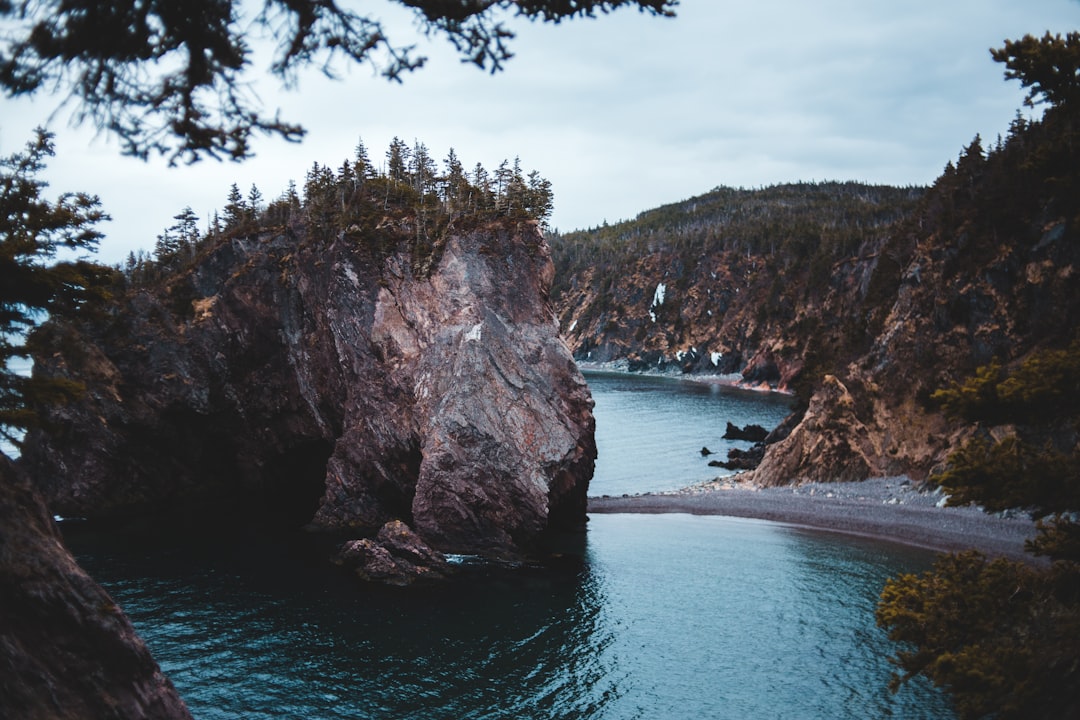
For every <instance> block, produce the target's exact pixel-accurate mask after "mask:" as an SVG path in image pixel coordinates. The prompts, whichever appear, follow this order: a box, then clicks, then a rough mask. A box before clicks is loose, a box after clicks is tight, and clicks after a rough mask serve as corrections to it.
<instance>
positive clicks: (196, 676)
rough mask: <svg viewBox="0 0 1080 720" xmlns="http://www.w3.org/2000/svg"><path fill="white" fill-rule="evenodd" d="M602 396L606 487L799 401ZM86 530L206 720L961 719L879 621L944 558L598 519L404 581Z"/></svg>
mask: <svg viewBox="0 0 1080 720" xmlns="http://www.w3.org/2000/svg"><path fill="white" fill-rule="evenodd" d="M589 383H590V386H591V387H592V389H593V393H594V397H595V398H596V409H597V412H596V414H597V424H598V427H597V439H598V445H600V453H601V455H600V458H599V459H598V462H597V470H596V472H597V477H596V481H595V483H594V486H593V491H594V492H598V493H603V492H608V493H616V492H628V491H634V492H636V491H638V490H648V489H657V488H656V487H655V485H656V483H657V482H658V478H659V481H660V482H661V483H666V484H667V486H668V487H675V486H678V485H682V484H685V483H687V482H689V481H690V480H691V479H690V478H689V477H688V474H691V473H693V472H697V471H700V472H702V473H703V474H704V477H705V478H707V477H712V476H713V475H714V474H715V473H713V472H712V471H711V469H709V468H707V465H706V464H705V460H704V459H702V458H701V456H700V453H699V452H698V451H699V450H700V449H701V445H703V444H704V445H708V446H709V447H710V448H711V449H713V450H717V451H720V450H722V449H723V441H721V440H720V439H719V435H722V434H723V427H724V424H725V423H726V422H727V420H731V421H732V422H734V423H735V424H737V425H745V424H747V423H750V422H756V423H759V424H762V425H765V426H768V427H771V426H772V425H775V423H776V422H779V420H780V418H782V417H783V415H784V414H785V413H786V411H787V409H786V404H785V403H784V402H778V401H777V399H775V398H767V397H763V396H760V395H756V394H746V393H731V392H729V391H723V390H719V389H713V388H709V387H708V386H701V385H694V384H692V383H683V382H677V381H672V380H665V379H658V378H633V377H625V376H620V377H609V376H599V377H598V376H595V375H590V376H589ZM650 484H651V485H652V486H651V487H650V486H649V485H650ZM620 488H625V489H620ZM633 488H637V489H633ZM66 533H67V536H68V539H69V543H70V545H71V546H72V549H73V550H74V551H75V553H76V555H77V557H78V558H79V560H80V562H81V563H82V564H83V565H84V566H85V567H86V568H87V569H88V570H89V571H90V573H91V574H92V575H93V576H94V577H95V578H97V579H98V581H99V582H101V583H102V584H103V585H105V587H106V588H107V589H108V590H109V591H110V592H111V593H113V595H114V597H115V598H116V599H117V601H118V602H119V603H120V604H121V605H122V606H123V607H124V609H125V610H126V611H127V612H128V614H129V615H130V616H131V618H132V621H133V622H134V624H135V626H136V628H137V629H138V630H139V632H140V633H141V634H142V635H143V637H144V638H145V639H146V641H147V644H148V645H149V646H150V648H151V650H152V651H153V653H154V655H155V657H156V658H157V659H158V661H159V662H160V663H161V665H162V667H163V669H164V670H165V672H166V673H167V674H168V675H169V676H170V678H171V679H172V680H173V682H174V683H175V684H176V686H177V688H178V689H179V690H180V693H181V695H182V696H183V697H184V698H185V700H186V701H187V702H188V704H189V706H190V707H191V710H192V712H193V714H194V715H195V717H197V718H203V719H204V720H205V719H217V718H230V719H231V718H304V719H311V720H318V719H327V720H333V719H336V718H354V719H365V718H415V719H417V720H420V719H421V718H422V719H424V720H429V719H439V718H447V719H450V718H453V719H455V720H456V719H458V718H470V719H472V718H492V719H494V718H523V719H531V718H536V719H537V720H539V719H541V718H544V719H548V718H565V719H567V720H571V719H573V720H582V719H585V720H589V719H595V720H629V719H630V718H643V719H649V720H652V719H654V718H663V719H664V720H682V719H686V720H699V719H701V718H738V719H739V720H742V719H743V718H755V719H757V718H796V719H798V720H814V719H816V718H822V719H824V718H828V719H830V720H832V719H834V718H852V719H861V718H866V719H868V720H869V719H871V718H872V719H875V720H876V719H877V718H883V717H896V718H926V719H927V720H929V719H934V718H951V717H953V716H952V714H951V712H950V711H949V709H948V706H947V704H946V702H945V700H944V698H943V696H942V695H941V694H940V693H938V692H936V691H934V690H933V688H930V687H928V686H926V685H918V684H915V685H914V686H913V687H908V688H906V689H905V690H904V691H903V692H902V693H901V694H900V695H897V696H893V695H891V694H890V693H889V692H888V690H887V689H886V684H887V683H888V680H889V676H890V673H891V667H890V666H889V664H888V662H887V661H886V659H885V658H886V657H887V656H888V655H889V654H891V653H892V651H893V649H894V648H893V647H892V646H891V644H890V643H889V642H888V640H887V639H886V637H885V635H884V633H883V632H882V631H880V630H879V629H878V628H876V627H875V626H874V620H873V608H874V604H875V602H876V599H877V596H878V594H879V593H880V591H881V587H882V586H883V584H884V582H885V579H886V578H887V577H889V576H890V575H894V574H896V573H899V572H915V571H920V570H922V569H925V568H927V567H929V565H930V562H931V559H932V556H931V555H930V554H929V553H927V552H924V551H919V550H910V549H906V548H903V547H899V546H892V545H885V544H875V543H871V542H868V541H865V540H858V539H853V538H848V537H834V536H829V535H824V534H820V533H813V532H810V531H803V530H795V529H791V528H786V527H783V526H780V525H774V524H770V523H764V522H757V521H751V520H737V519H730V518H721V517H693V516H686V515H659V516H648V515H598V516H594V517H593V518H592V520H591V522H590V523H589V529H588V534H587V540H586V539H583V538H579V539H578V540H577V542H576V548H572V549H573V550H574V552H571V553H570V554H569V555H567V556H566V557H564V558H562V559H561V560H560V561H559V562H558V564H556V565H554V566H552V567H544V568H534V569H525V570H520V571H515V572H507V571H497V570H493V569H481V570H477V571H476V572H473V573H471V574H469V575H467V576H464V577H462V578H459V579H457V580H456V581H454V582H450V583H448V584H445V585H441V586H438V587H433V588H423V589H410V590H407V591H403V590H397V589H381V588H373V587H368V586H364V585H361V584H360V583H359V582H358V581H355V580H354V579H353V578H351V577H349V576H348V575H346V574H344V573H343V572H341V571H340V570H339V569H337V568H333V567H331V566H330V565H329V563H328V561H327V559H326V558H327V557H328V556H329V554H330V548H329V547H327V546H326V545H325V542H324V541H321V540H319V539H317V538H314V537H311V536H306V535H302V534H289V535H282V536H277V537H274V536H266V535H258V534H251V533H246V532H241V531H238V532H236V533H233V534H232V535H231V536H229V537H217V536H213V535H208V534H206V533H205V532H200V531H196V530H194V529H190V530H188V531H186V532H173V533H171V534H170V535H169V537H166V538H158V539H156V540H155V539H152V538H146V537H138V538H131V537H123V536H118V535H112V536H105V535H99V534H96V533H94V532H92V531H91V530H90V529H89V528H86V527H79V526H77V525H69V526H67V529H66Z"/></svg>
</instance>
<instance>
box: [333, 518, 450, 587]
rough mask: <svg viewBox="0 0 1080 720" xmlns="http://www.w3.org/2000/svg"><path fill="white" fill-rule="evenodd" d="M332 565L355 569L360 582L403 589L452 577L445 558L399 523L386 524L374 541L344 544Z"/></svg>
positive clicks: (394, 521)
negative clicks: (395, 586) (364, 581)
mask: <svg viewBox="0 0 1080 720" xmlns="http://www.w3.org/2000/svg"><path fill="white" fill-rule="evenodd" d="M333 562H334V563H335V564H336V565H341V566H343V567H347V568H350V569H352V571H353V572H354V573H355V574H356V575H357V576H358V577H359V578H360V579H361V580H366V581H368V582H374V583H380V584H384V585H397V586H402V587H404V586H407V585H413V584H415V583H417V582H430V581H434V580H443V579H445V578H447V577H449V576H450V574H451V572H450V564H449V563H448V562H447V561H446V557H445V556H444V555H443V554H442V553H440V552H438V551H437V550H432V549H431V548H430V547H429V546H428V545H427V544H426V543H425V542H424V541H423V540H421V539H420V536H419V535H417V534H416V533H414V532H413V531H412V530H411V529H410V528H409V526H408V525H406V524H405V523H403V522H401V521H400V520H391V521H390V522H388V523H386V524H385V525H383V526H382V528H380V529H379V534H378V535H376V536H375V538H363V539H360V540H350V541H349V542H347V543H345V544H344V545H342V546H341V548H340V549H339V551H338V553H337V555H335V556H334V558H333Z"/></svg>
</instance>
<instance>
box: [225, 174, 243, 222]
mask: <svg viewBox="0 0 1080 720" xmlns="http://www.w3.org/2000/svg"><path fill="white" fill-rule="evenodd" d="M224 212H225V229H226V230H235V229H236V228H238V227H240V226H241V225H243V224H244V222H245V221H246V220H247V215H248V208H247V203H245V202H244V196H243V195H241V194H240V188H239V187H237V186H236V183H233V184H232V186H231V187H230V188H229V197H228V199H227V200H226V203H225V211H224Z"/></svg>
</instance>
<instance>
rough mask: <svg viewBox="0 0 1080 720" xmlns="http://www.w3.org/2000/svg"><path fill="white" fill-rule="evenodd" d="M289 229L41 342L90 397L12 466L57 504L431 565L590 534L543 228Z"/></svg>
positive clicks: (79, 512)
mask: <svg viewBox="0 0 1080 720" xmlns="http://www.w3.org/2000/svg"><path fill="white" fill-rule="evenodd" d="M415 236H416V229H415V228H414V227H411V226H409V225H408V223H407V222H405V223H395V224H390V223H384V224H383V225H380V226H379V229H378V232H376V233H373V234H365V235H362V236H358V235H356V234H350V232H348V231H346V232H342V233H338V234H337V235H336V236H335V237H322V236H319V235H318V234H309V233H308V232H307V231H306V230H305V229H304V228H303V227H292V228H288V229H282V230H280V231H278V232H274V233H265V234H262V235H259V236H257V237H256V236H252V237H234V238H231V239H229V240H225V241H222V242H220V243H218V244H217V245H216V246H215V247H214V248H213V249H212V250H210V251H209V252H207V253H206V255H205V256H204V257H203V258H201V259H200V260H199V262H197V263H196V264H195V265H194V267H193V268H192V269H190V270H189V271H187V272H185V273H183V274H181V275H179V276H175V277H173V278H171V279H169V280H168V281H167V282H166V283H163V285H162V286H161V287H156V288H147V287H143V288H135V289H132V290H130V291H128V292H127V293H126V294H125V295H124V296H123V297H122V298H121V299H120V300H119V301H117V302H116V303H114V304H113V305H112V306H111V307H110V308H109V309H108V312H107V315H106V316H105V317H104V318H103V319H100V320H99V321H97V322H94V323H88V324H84V325H83V326H80V327H77V328H76V327H61V326H59V325H53V326H51V327H49V328H47V329H46V331H45V332H46V333H48V336H47V337H46V339H47V340H48V342H47V345H48V346H49V347H51V348H54V349H55V351H54V354H52V355H49V356H43V357H41V358H39V359H38V363H37V365H36V367H35V371H36V372H46V373H52V374H58V375H62V376H66V377H70V378H71V379H74V380H77V381H79V382H83V383H85V384H86V387H87V392H86V393H85V395H84V396H83V398H82V399H81V400H79V401H77V402H75V403H73V404H70V405H68V406H66V407H63V408H58V409H45V421H46V424H45V427H48V428H50V430H48V431H42V432H36V433H34V434H32V435H31V437H30V438H29V439H28V442H27V447H26V450H25V453H24V462H25V465H26V466H27V468H28V470H29V471H30V472H32V473H33V474H34V476H35V477H36V478H38V479H39V482H40V483H41V484H42V486H43V487H45V488H46V489H47V493H48V500H49V502H50V504H51V507H52V508H53V509H54V511H55V512H57V513H59V514H62V515H72V516H110V515H111V516H118V515H119V516H122V515H132V514H143V513H148V512H153V511H156V510H162V509H168V510H170V511H171V512H177V511H182V512H189V513H195V514H200V515H201V514H207V515H209V514H210V513H211V512H218V513H222V514H224V517H225V520H226V521H235V520H236V518H237V517H238V516H241V515H242V516H244V517H255V518H260V519H262V520H264V521H265V522H272V523H276V524H292V525H302V524H306V525H307V526H309V527H311V528H314V529H318V530H326V531H335V532H337V531H340V532H345V533H349V534H352V535H353V536H354V537H359V536H364V535H369V534H372V533H374V532H375V531H376V530H378V529H379V528H381V527H382V526H383V525H384V524H385V523H387V522H388V521H391V520H401V521H402V522H404V523H406V524H407V525H409V526H411V527H412V528H413V529H414V530H415V531H416V532H417V533H418V534H419V536H420V537H421V538H422V539H423V540H424V541H425V542H426V543H428V544H430V545H431V546H432V547H434V548H437V549H439V550H441V551H449V552H468V553H482V554H488V555H493V556H503V555H517V554H520V553H523V552H528V551H529V550H530V549H531V548H532V547H533V546H534V545H535V543H537V542H538V541H539V540H540V539H541V538H542V536H543V534H544V533H545V532H546V531H547V530H549V529H552V528H566V527H575V526H578V525H580V524H581V523H582V522H584V513H585V497H586V493H587V487H588V481H589V479H590V477H591V475H592V468H593V461H594V459H595V454H596V450H595V445H594V441H593V418H592V412H591V408H592V400H591V397H590V395H589V391H588V387H587V386H586V384H585V382H584V379H583V378H582V377H581V375H580V373H579V372H578V370H577V368H576V366H575V364H574V362H573V359H572V358H571V356H570V353H569V352H568V350H567V348H566V346H565V344H564V343H563V341H562V340H561V339H560V337H559V334H558V327H557V323H556V321H555V317H554V314H553V311H552V306H551V304H550V301H549V298H548V291H549V288H550V284H551V281H552V273H553V269H552V263H551V259H550V253H549V249H548V246H547V244H546V243H545V241H544V238H543V236H542V235H541V234H540V232H539V230H538V229H537V227H536V225H535V223H532V222H511V221H495V222H493V223H490V224H488V225H485V226H482V227H479V228H476V229H473V230H470V231H467V232H465V231H463V232H459V233H454V232H452V231H448V233H447V234H446V235H445V236H444V237H443V238H441V239H440V240H439V241H438V242H437V243H435V244H434V245H432V246H428V245H425V244H423V243H420V242H418V241H416V239H415Z"/></svg>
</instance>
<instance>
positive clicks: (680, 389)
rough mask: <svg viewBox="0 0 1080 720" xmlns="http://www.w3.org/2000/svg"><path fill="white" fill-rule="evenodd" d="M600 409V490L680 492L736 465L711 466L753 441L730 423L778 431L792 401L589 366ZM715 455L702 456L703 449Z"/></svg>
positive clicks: (596, 488) (596, 483) (595, 489)
mask: <svg viewBox="0 0 1080 720" xmlns="http://www.w3.org/2000/svg"><path fill="white" fill-rule="evenodd" d="M586 379H587V380H588V381H589V387H590V388H591V389H592V391H593V399H594V400H595V402H596V407H595V408H594V410H593V414H594V415H595V416H596V446H597V452H598V454H599V459H598V461H597V466H596V476H595V477H594V479H593V483H592V487H591V489H590V492H591V494H593V495H602V494H607V495H622V494H624V493H625V494H633V493H640V492H655V491H660V490H674V489H677V488H680V487H685V486H687V485H691V484H694V483H697V482H702V481H705V480H711V479H713V478H715V477H717V476H718V475H729V474H731V472H730V471H728V470H722V469H718V468H713V467H709V460H726V459H727V452H728V450H729V449H731V448H739V449H742V450H745V449H748V448H749V447H750V445H751V443H748V442H744V441H739V440H725V439H724V437H723V436H724V430H725V429H726V427H727V423H728V422H729V421H730V422H732V423H734V424H735V425H738V426H739V427H743V426H745V425H748V424H751V423H753V424H756V425H761V426H762V427H764V428H766V429H768V430H772V429H773V428H774V427H776V426H777V425H778V424H779V423H780V421H781V420H783V419H784V417H785V416H786V415H787V414H788V412H789V410H790V406H791V402H792V399H791V398H790V397H789V396H786V395H781V394H778V393H771V394H770V393H761V392H755V391H750V390H743V389H740V388H734V387H730V386H725V385H718V384H715V383H704V382H695V381H689V380H684V379H681V378H676V377H663V376H649V375H633V376H628V375H625V374H616V373H601V372H589V373H587V374H586ZM703 447H704V448H708V449H709V450H710V451H712V452H713V453H714V454H713V455H710V456H704V457H703V456H702V454H701V449H702V448H703Z"/></svg>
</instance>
